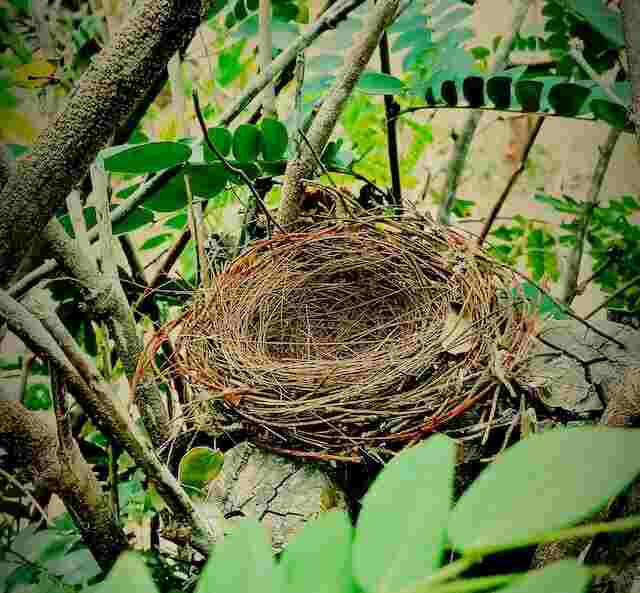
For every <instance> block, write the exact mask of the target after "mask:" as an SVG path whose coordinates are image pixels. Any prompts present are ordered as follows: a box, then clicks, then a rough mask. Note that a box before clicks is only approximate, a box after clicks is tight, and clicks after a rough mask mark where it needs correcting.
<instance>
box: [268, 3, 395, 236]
mask: <svg viewBox="0 0 640 593" xmlns="http://www.w3.org/2000/svg"><path fill="white" fill-rule="evenodd" d="M397 9H398V0H386V1H384V2H380V3H379V4H377V5H376V7H375V9H374V10H373V11H372V12H371V13H370V15H369V16H368V18H367V20H366V21H365V23H364V25H363V29H362V32H361V34H360V38H359V39H358V41H357V42H356V44H355V45H354V46H353V48H352V49H351V50H349V51H348V52H347V54H346V55H345V59H344V66H343V67H342V68H341V70H340V72H339V73H338V75H337V77H336V82H335V83H334V85H333V87H332V88H331V91H329V93H328V94H327V96H326V97H325V99H324V101H323V102H322V107H321V108H320V111H318V114H317V115H316V117H315V119H314V120H313V124H312V125H311V129H310V130H309V132H308V134H307V137H308V140H309V145H310V146H307V144H306V143H303V144H301V150H300V155H299V156H298V158H296V159H291V160H290V161H289V163H288V164H287V169H286V172H285V180H284V186H283V188H282V202H281V206H280V221H279V222H280V223H281V224H282V225H283V226H285V225H290V224H292V223H293V222H295V220H296V219H297V218H298V215H299V213H300V197H301V196H302V195H303V187H302V184H303V181H302V180H303V179H305V178H307V179H308V178H310V177H312V176H313V173H314V171H315V169H316V167H317V163H316V160H315V157H314V152H315V154H317V155H320V154H322V151H323V150H324V147H325V145H326V143H327V141H328V140H329V138H330V137H331V134H332V132H333V129H334V128H335V126H336V123H337V122H338V118H339V117H340V115H341V113H342V110H343V109H344V106H345V105H346V103H347V100H348V99H349V97H350V96H351V93H352V92H353V89H354V87H355V86H356V83H357V82H358V79H359V78H360V75H361V74H362V72H363V70H364V69H365V68H366V66H367V64H368V62H369V60H370V58H371V55H372V54H373V52H374V50H375V49H376V47H377V46H378V42H379V41H380V37H381V36H382V33H383V31H384V29H385V27H387V26H388V25H389V24H390V23H391V22H392V20H393V18H394V17H395V15H396V11H397Z"/></svg>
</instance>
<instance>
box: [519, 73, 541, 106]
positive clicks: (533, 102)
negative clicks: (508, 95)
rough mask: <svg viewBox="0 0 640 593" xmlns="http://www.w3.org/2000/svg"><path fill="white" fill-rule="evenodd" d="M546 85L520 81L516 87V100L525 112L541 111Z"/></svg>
mask: <svg viewBox="0 0 640 593" xmlns="http://www.w3.org/2000/svg"><path fill="white" fill-rule="evenodd" d="M543 89H544V84H543V83H542V82H538V81H536V80H520V81H518V82H517V83H516V85H515V91H516V99H517V101H518V103H520V105H521V106H522V110H523V111H529V112H530V111H540V98H541V97H542V91H543Z"/></svg>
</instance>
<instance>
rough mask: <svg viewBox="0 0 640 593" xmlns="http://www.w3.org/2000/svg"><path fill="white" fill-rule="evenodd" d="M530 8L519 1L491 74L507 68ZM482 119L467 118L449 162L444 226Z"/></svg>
mask: <svg viewBox="0 0 640 593" xmlns="http://www.w3.org/2000/svg"><path fill="white" fill-rule="evenodd" d="M529 6H530V0H518V2H517V3H516V6H515V9H514V14H513V21H512V23H511V29H510V30H509V33H508V34H507V35H506V36H505V37H504V38H503V39H502V41H501V42H500V47H499V48H498V51H497V52H496V59H495V62H494V64H493V67H492V68H491V72H490V73H491V74H495V73H496V72H500V70H502V69H503V68H504V67H505V64H506V63H507V59H508V58H509V54H510V53H511V47H512V45H513V40H514V38H515V36H516V35H517V34H518V31H520V28H521V27H522V23H524V19H525V18H526V16H527V13H528V12H529ZM481 117H482V112H481V111H475V110H474V111H472V112H471V113H470V114H469V115H468V116H467V120H466V121H465V124H464V128H463V129H462V132H461V133H460V136H458V140H457V141H456V145H455V148H454V149H453V155H452V156H451V160H450V161H449V167H448V170H447V179H446V182H445V188H446V195H445V198H444V200H443V201H442V202H441V203H440V206H439V208H438V220H439V221H440V222H441V223H442V224H449V221H450V216H451V209H452V208H453V203H454V202H455V199H456V194H457V191H458V185H459V184H460V177H461V175H462V170H463V169H464V165H465V163H466V161H467V155H468V154H469V148H470V147H471V141H472V140H473V135H474V134H475V132H476V128H477V127H478V124H479V123H480V118H481Z"/></svg>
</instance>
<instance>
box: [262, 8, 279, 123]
mask: <svg viewBox="0 0 640 593" xmlns="http://www.w3.org/2000/svg"><path fill="white" fill-rule="evenodd" d="M258 29H259V39H258V50H259V52H260V70H261V71H263V72H264V71H265V70H266V69H267V68H268V67H269V64H271V60H272V57H273V56H272V52H273V48H272V40H271V0H260V2H259V7H258ZM262 111H263V114H264V117H273V118H277V117H278V114H277V112H276V93H275V89H274V85H273V83H269V84H268V85H267V86H266V88H265V89H264V91H263V92H262Z"/></svg>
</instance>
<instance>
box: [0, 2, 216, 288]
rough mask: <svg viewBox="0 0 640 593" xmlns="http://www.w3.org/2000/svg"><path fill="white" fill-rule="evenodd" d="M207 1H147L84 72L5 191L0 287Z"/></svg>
mask: <svg viewBox="0 0 640 593" xmlns="http://www.w3.org/2000/svg"><path fill="white" fill-rule="evenodd" d="M206 6H207V3H206V2H204V0H145V1H144V2H141V3H140V4H139V5H137V6H136V9H135V10H134V11H133V12H132V16H131V17H130V18H129V20H128V21H127V22H126V23H125V24H124V25H123V26H122V27H121V29H120V30H119V31H118V33H117V34H116V35H115V36H114V38H113V41H112V43H111V44H110V45H109V46H108V47H107V48H105V49H104V50H103V51H102V52H101V53H100V54H99V55H98V56H97V57H96V58H95V60H94V62H93V63H92V65H91V66H90V67H89V68H88V69H87V70H86V71H85V73H84V75H83V76H82V78H81V79H80V81H79V82H78V85H77V87H76V89H75V92H74V93H73V94H72V95H71V96H70V97H69V100H68V101H67V103H66V105H65V107H64V109H63V111H61V112H60V113H59V114H58V116H57V117H56V119H55V121H54V122H53V123H52V125H50V126H48V127H47V128H46V129H45V131H44V132H43V133H42V134H41V136H40V138H39V139H38V141H37V142H36V144H35V146H34V148H33V150H32V152H31V154H30V155H29V158H27V159H23V160H21V161H20V162H19V164H18V174H16V175H14V176H13V177H12V179H11V180H9V182H8V183H7V184H6V185H5V187H4V189H3V190H2V192H0V286H6V285H7V284H8V282H9V280H10V278H11V276H12V274H13V273H14V272H15V270H16V268H17V267H18V265H19V262H20V260H21V259H22V257H23V255H24V254H25V252H26V251H27V249H28V247H29V245H30V244H31V241H32V239H33V237H34V236H37V234H38V233H39V232H40V231H41V230H42V229H43V228H44V227H45V225H46V224H47V222H48V221H49V219H50V218H51V217H52V216H53V214H54V212H55V210H56V208H58V207H60V206H61V205H62V204H63V203H64V200H65V198H66V196H67V195H68V194H69V192H70V191H71V189H73V187H74V186H75V185H76V184H77V183H78V182H80V181H81V179H82V178H83V177H84V175H85V174H86V171H87V167H88V166H89V164H90V163H91V162H92V161H93V160H94V159H95V157H96V155H97V154H98V152H99V151H100V149H102V148H103V147H104V146H105V145H106V144H107V142H108V141H109V139H110V138H111V137H112V136H113V134H114V132H115V131H116V130H117V129H118V128H119V126H120V125H121V124H122V123H123V122H124V121H126V120H127V118H128V117H129V116H130V115H131V113H132V112H133V111H134V110H135V109H136V108H137V107H138V106H139V105H140V103H141V102H143V101H144V100H145V97H146V96H147V93H148V91H149V89H150V88H151V87H152V86H153V85H154V84H155V83H156V81H157V80H158V78H159V77H160V76H161V75H162V74H163V70H164V68H165V66H166V64H167V62H168V61H169V59H170V58H171V56H172V55H173V54H174V53H175V52H176V51H177V50H178V49H180V48H183V47H185V46H186V45H187V44H188V43H189V41H190V40H191V39H192V38H193V35H194V33H195V31H196V28H197V27H198V25H199V24H200V21H201V19H202V16H203V12H204V10H205V8H206Z"/></svg>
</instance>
